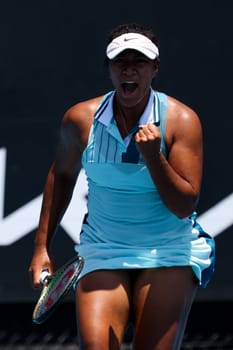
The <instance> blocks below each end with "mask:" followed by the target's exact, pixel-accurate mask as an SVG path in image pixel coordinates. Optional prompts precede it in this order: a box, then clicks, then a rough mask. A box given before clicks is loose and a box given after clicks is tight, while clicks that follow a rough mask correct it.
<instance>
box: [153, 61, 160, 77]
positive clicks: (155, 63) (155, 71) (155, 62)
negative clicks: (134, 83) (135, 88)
mask: <svg viewBox="0 0 233 350" xmlns="http://www.w3.org/2000/svg"><path fill="white" fill-rule="evenodd" d="M159 63H160V59H159V58H156V59H155V60H154V78H155V77H156V75H157V73H158V70H159Z"/></svg>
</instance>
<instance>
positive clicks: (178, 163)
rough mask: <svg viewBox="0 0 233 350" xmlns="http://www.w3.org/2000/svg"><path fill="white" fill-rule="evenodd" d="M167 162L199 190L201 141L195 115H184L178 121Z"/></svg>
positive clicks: (201, 156) (200, 131)
mask: <svg viewBox="0 0 233 350" xmlns="http://www.w3.org/2000/svg"><path fill="white" fill-rule="evenodd" d="M168 162H169V163H170V165H171V166H172V168H173V169H174V170H175V171H176V172H177V173H178V174H179V175H180V176H181V177H182V178H183V179H184V180H186V181H187V182H188V183H189V184H190V185H191V186H192V188H193V190H194V191H195V192H196V193H199V192H200V186H201V178H202V162H203V141H202V128H201V124H200V121H199V119H198V117H197V116H195V115H191V116H186V117H185V118H182V120H181V122H180V123H178V127H176V131H175V133H174V137H173V142H172V144H171V146H170V149H169V155H168Z"/></svg>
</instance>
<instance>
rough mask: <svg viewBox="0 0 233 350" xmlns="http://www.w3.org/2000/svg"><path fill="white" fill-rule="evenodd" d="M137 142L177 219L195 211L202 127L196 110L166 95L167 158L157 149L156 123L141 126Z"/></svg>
mask: <svg viewBox="0 0 233 350" xmlns="http://www.w3.org/2000/svg"><path fill="white" fill-rule="evenodd" d="M136 142H137V143H138V147H139V150H140V152H141V153H142V155H143V157H144V159H145V161H146V164H147V166H148V169H149V171H150V174H151V177H152V179H153V181H154V183H155V185H156V187H157V189H158V191H159V194H160V196H161V198H162V200H163V202H164V203H165V205H166V206H167V207H168V208H169V209H170V210H171V211H172V212H173V213H174V214H175V215H177V216H178V217H180V218H184V217H187V216H189V215H190V214H191V213H192V212H193V211H194V210H195V207H196V203H197V200H198V198H199V194H200V187H201V178H202V158H203V155H202V153H203V151H202V128H201V125H200V121H199V118H198V116H197V115H196V113H195V112H194V111H193V110H191V109H190V108H188V107H187V106H185V105H184V104H182V103H180V102H179V101H177V100H175V99H172V98H169V108H168V116H167V126H166V143H167V147H168V157H167V159H166V158H165V157H164V155H163V154H162V153H161V152H160V144H161V135H160V133H159V130H158V129H157V127H156V126H154V125H152V124H149V125H145V126H143V127H142V128H141V130H140V131H139V132H138V133H137V135H136Z"/></svg>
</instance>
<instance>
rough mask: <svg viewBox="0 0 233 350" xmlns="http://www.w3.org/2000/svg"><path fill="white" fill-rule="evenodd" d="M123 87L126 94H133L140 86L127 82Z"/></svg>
mask: <svg viewBox="0 0 233 350" xmlns="http://www.w3.org/2000/svg"><path fill="white" fill-rule="evenodd" d="M121 86H122V88H123V90H124V92H125V93H132V92H134V91H135V90H136V89H137V87H138V84H137V83H135V82H133V81H125V82H124V83H122V84H121Z"/></svg>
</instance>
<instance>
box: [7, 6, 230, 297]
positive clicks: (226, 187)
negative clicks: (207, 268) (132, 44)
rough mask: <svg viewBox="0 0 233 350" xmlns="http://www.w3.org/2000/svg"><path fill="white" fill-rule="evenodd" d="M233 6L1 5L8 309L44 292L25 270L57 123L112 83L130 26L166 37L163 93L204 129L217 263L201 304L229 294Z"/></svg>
mask: <svg viewBox="0 0 233 350" xmlns="http://www.w3.org/2000/svg"><path fill="white" fill-rule="evenodd" d="M232 10H233V3H231V2H230V1H222V2H220V1H215V0H212V1H211V0H205V1H200V0H196V1H195V2H189V1H185V0H180V1H176V2H175V1H172V0H170V1H168V0H164V1H143V2H141V1H127V2H125V1H122V0H118V1H116V2H109V1H105V0H102V1H101V2H94V1H93V2H85V1H84V2H82V3H80V1H77V0H76V1H74V0H69V1H66V2H65V1H62V0H56V1H55V0H49V1H40V2H32V1H28V0H22V1H16V0H11V1H9V2H3V3H2V4H1V5H0V51H1V54H0V94H1V109H0V120H1V123H0V259H1V260H0V266H1V281H0V302H22V301H34V300H35V299H36V297H37V296H38V294H36V293H35V291H32V289H31V287H30V282H29V277H28V266H29V263H30V259H31V256H32V249H33V239H34V234H35V229H36V225H37V222H38V210H39V209H38V208H39V203H40V200H41V193H42V191H43V185H44V181H45V177H46V173H47V171H48V167H49V165H50V163H51V161H52V159H53V156H54V152H55V147H56V142H57V134H58V129H59V123H60V121H61V118H62V115H63V113H64V112H65V110H66V109H67V108H69V107H70V106H71V105H73V104H75V103H77V102H79V101H81V100H84V99H87V98H90V97H93V96H96V95H100V94H102V93H104V92H105V91H107V90H108V89H111V88H112V87H111V84H110V81H109V78H108V73H107V71H106V69H105V67H104V63H103V61H104V56H105V55H104V51H105V43H106V36H107V33H108V32H109V31H110V30H111V29H112V28H113V27H114V26H115V25H117V24H120V23H126V22H133V21H136V22H139V23H142V24H145V25H148V26H151V27H152V28H153V29H154V30H155V31H156V32H157V33H158V36H159V38H160V43H161V66H160V72H159V75H158V79H157V82H156V88H157V89H158V90H161V91H164V92H166V93H167V94H170V95H172V96H174V97H176V98H178V99H180V100H182V101H183V102H184V103H186V104H188V105H190V106H191V107H192V108H193V109H195V110H196V112H197V113H198V114H199V116H200V119H201V122H202V125H203V131H204V147H205V162H204V177H203V186H202V194H201V198H200V202H199V206H198V211H199V215H200V216H201V217H202V219H203V223H204V224H205V225H206V227H205V229H206V230H207V231H208V230H209V231H211V233H213V235H214V236H215V239H216V246H217V265H216V272H215V276H214V278H213V280H212V282H211V283H210V285H209V286H208V287H207V289H205V290H200V292H199V294H198V297H197V298H199V299H201V300H226V299H228V300H232V299H233V274H231V273H230V272H231V269H232V267H233V257H232V254H231V251H232V245H233V236H231V234H232V233H233V232H232V231H233V226H232V225H233V218H232V217H233V215H232V211H233V210H232V208H233V200H232V178H233V166H232V162H231V158H232V157H231V149H232V147H231V141H230V140H231V139H232V129H233V118H232V115H231V108H230V106H231V100H232V81H233V65H232V58H233V57H232V56H233V45H232V39H233V33H232V24H231V14H232ZM79 195H81V194H79ZM82 200H83V198H82V199H81V202H82ZM76 206H77V209H75V208H76V207H75V204H74V205H73V209H72V213H71V216H70V217H72V218H73V219H74V217H75V210H77V211H76V213H77V216H78V212H79V205H78V204H76ZM72 215H73V216H72ZM68 221H69V220H67V223H66V225H63V226H62V227H61V228H60V229H59V230H58V233H57V235H56V238H55V241H54V245H53V251H54V254H55V258H56V261H57V264H58V265H59V264H60V263H62V262H63V261H65V260H66V259H67V258H68V257H70V256H71V255H73V244H74V240H75V233H76V235H77V237H78V227H79V224H80V222H79V221H80V218H79V219H78V220H77V221H78V222H77V227H69V222H68ZM70 222H72V220H71V221H70ZM73 222H75V220H74V221H73ZM55 251H56V253H55Z"/></svg>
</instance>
